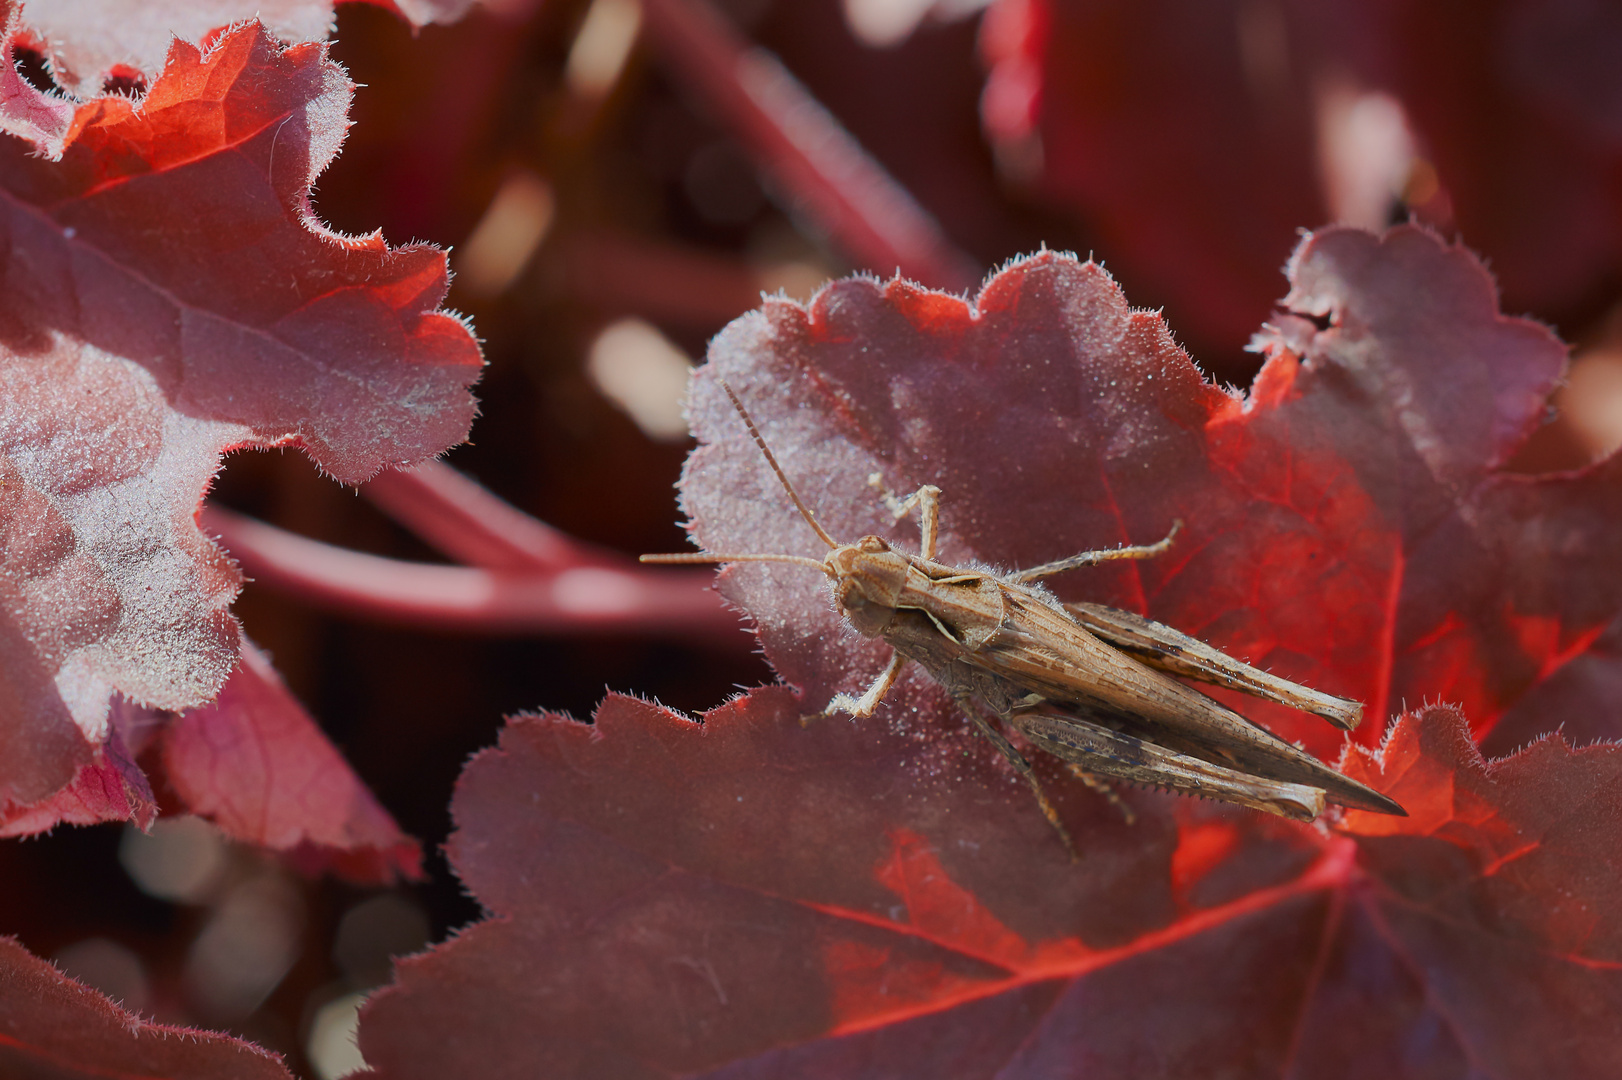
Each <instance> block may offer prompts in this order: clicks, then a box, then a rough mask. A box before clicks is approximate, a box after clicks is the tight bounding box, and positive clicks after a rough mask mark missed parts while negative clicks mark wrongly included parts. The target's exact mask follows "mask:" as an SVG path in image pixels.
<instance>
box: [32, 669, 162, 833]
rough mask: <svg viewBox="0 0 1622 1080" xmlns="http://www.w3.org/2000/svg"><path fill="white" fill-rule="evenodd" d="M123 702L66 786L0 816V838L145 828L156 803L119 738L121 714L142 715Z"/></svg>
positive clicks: (116, 705)
mask: <svg viewBox="0 0 1622 1080" xmlns="http://www.w3.org/2000/svg"><path fill="white" fill-rule="evenodd" d="M144 711H145V710H136V709H132V708H130V707H129V706H128V705H127V703H125V702H123V701H118V702H115V703H114V705H113V714H114V720H113V723H112V727H111V730H110V731H109V732H108V734H107V741H106V742H105V743H103V744H102V745H101V747H100V748H99V749H98V750H97V752H96V755H95V757H94V758H93V759H91V761H90V762H89V763H88V764H85V765H81V766H80V767H79V772H78V775H76V776H75V777H74V778H73V782H72V783H70V784H68V786H67V787H65V788H63V789H62V790H61V791H58V792H57V793H56V794H54V795H52V796H50V797H49V798H47V799H45V800H44V801H42V802H37V803H34V804H33V805H31V806H21V807H13V808H11V809H10V811H9V812H8V813H6V814H5V815H4V816H3V817H0V836H33V835H35V834H37V833H42V832H49V831H50V830H51V829H53V828H55V827H56V826H58V825H64V824H65V825H95V824H98V823H100V822H103V821H133V822H135V824H136V825H138V826H140V827H141V828H142V829H146V828H149V827H150V826H151V825H152V822H153V821H155V820H156V819H157V816H158V803H157V799H156V798H154V797H153V794H152V785H151V784H149V783H148V782H147V778H146V773H144V772H142V771H141V767H140V766H139V765H137V764H136V763H135V756H134V755H133V754H132V753H131V752H130V750H129V748H128V747H127V746H126V745H125V742H124V738H123V736H122V735H121V734H120V728H121V727H122V725H121V724H120V722H119V720H118V716H119V714H120V713H126V714H128V713H143V712H144Z"/></svg>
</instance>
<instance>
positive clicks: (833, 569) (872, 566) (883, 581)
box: [823, 536, 911, 637]
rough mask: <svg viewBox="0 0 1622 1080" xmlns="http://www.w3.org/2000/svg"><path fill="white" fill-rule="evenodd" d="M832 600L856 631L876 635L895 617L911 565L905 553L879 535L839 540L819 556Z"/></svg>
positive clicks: (868, 635)
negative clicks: (824, 554) (823, 555)
mask: <svg viewBox="0 0 1622 1080" xmlns="http://www.w3.org/2000/svg"><path fill="white" fill-rule="evenodd" d="M823 566H824V567H825V568H826V571H827V574H828V577H829V579H830V588H831V589H832V590H833V597H834V603H836V604H838V605H839V610H840V612H841V613H843V614H844V616H845V618H846V619H847V620H848V621H849V622H850V624H851V626H853V627H855V628H856V631H857V632H858V633H860V634H862V635H864V636H866V637H879V636H881V635H882V634H883V633H884V631H885V628H886V627H888V626H889V625H890V621H891V620H892V619H894V618H895V613H896V608H897V606H898V601H899V600H900V599H901V594H902V591H903V590H904V589H905V587H906V584H907V572H908V569H909V568H910V566H911V563H910V561H909V560H908V558H907V556H905V555H903V554H901V552H899V551H896V550H895V549H894V548H892V547H891V546H890V545H889V544H888V543H886V542H885V540H884V539H883V538H882V537H878V536H864V537H862V538H861V539H860V540H858V541H856V542H855V543H853V544H840V545H839V546H838V547H835V548H834V549H833V550H832V551H830V552H828V554H827V556H826V557H825V558H824V559H823Z"/></svg>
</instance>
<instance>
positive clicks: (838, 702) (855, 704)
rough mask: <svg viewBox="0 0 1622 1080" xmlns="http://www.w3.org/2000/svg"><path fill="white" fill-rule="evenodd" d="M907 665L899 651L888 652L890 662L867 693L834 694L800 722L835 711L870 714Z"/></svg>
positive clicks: (817, 718) (801, 718) (857, 715)
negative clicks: (859, 695) (817, 711)
mask: <svg viewBox="0 0 1622 1080" xmlns="http://www.w3.org/2000/svg"><path fill="white" fill-rule="evenodd" d="M906 666H907V658H906V657H905V656H902V655H901V654H900V653H899V652H894V653H891V654H890V662H889V663H888V664H886V665H885V666H884V670H883V671H881V672H879V677H878V678H876V679H874V680H873V685H872V686H869V687H868V688H867V693H865V694H863V695H862V696H861V697H859V698H857V697H851V696H850V695H849V694H835V695H834V696H833V698H832V699H831V700H830V701H829V702H828V707H827V708H826V709H823V710H822V711H821V712H819V713H812V714H811V715H810V716H802V717H800V723H801V724H809V723H810V722H811V721H813V720H821V719H824V718H825V717H829V716H832V715H833V714H834V713H835V712H836V711H838V712H842V713H847V714H849V715H850V716H853V717H865V716H872V715H873V710H874V709H877V708H878V707H879V702H881V701H883V700H884V695H886V694H888V693H889V692H890V687H892V686H894V685H895V681H896V678H897V676H899V675H900V674H901V669H902V668H904V667H906Z"/></svg>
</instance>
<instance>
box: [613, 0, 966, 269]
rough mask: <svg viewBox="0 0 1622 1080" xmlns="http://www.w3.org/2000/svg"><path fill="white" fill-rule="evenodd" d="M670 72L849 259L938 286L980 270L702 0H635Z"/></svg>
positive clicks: (778, 66) (777, 64)
mask: <svg viewBox="0 0 1622 1080" xmlns="http://www.w3.org/2000/svg"><path fill="white" fill-rule="evenodd" d="M642 14H643V25H644V26H645V27H646V28H647V31H646V32H647V35H648V38H649V40H650V41H651V42H652V43H653V45H654V46H655V47H656V48H657V50H658V51H659V53H660V55H661V57H662V58H663V59H664V61H665V65H666V68H667V69H668V70H669V72H670V74H671V75H672V76H673V77H674V78H675V79H677V80H678V81H679V82H680V83H682V84H683V85H684V86H685V87H687V88H688V89H689V90H691V91H692V92H693V93H694V94H696V95H697V96H698V97H699V98H701V99H702V100H703V102H704V103H705V104H706V105H707V106H708V107H709V108H710V110H711V111H712V112H713V113H714V114H715V116H716V119H717V120H719V121H721V122H722V123H723V124H725V125H726V126H727V127H728V128H729V129H731V131H732V133H733V134H734V135H736V136H737V138H738V140H739V141H740V142H742V143H743V145H744V146H745V147H746V148H747V149H748V151H749V153H750V154H751V155H752V156H753V157H754V158H755V161H756V163H757V164H759V165H760V166H761V168H763V169H764V170H765V171H766V172H767V173H768V174H769V175H770V176H771V178H772V179H773V180H774V181H776V183H777V184H778V186H779V187H780V188H781V189H782V191H783V193H784V195H786V196H787V197H788V199H789V201H790V202H791V203H793V204H795V208H796V209H798V210H802V211H804V212H805V213H807V214H809V215H810V216H811V217H812V218H814V219H815V220H816V222H817V224H819V225H821V226H822V227H823V228H824V229H826V230H827V231H828V235H829V236H831V237H832V238H833V240H834V243H835V244H836V245H838V247H839V248H840V249H841V250H843V252H844V253H845V254H846V255H847V256H848V257H850V258H851V259H852V260H853V261H855V262H857V263H858V264H861V265H862V266H864V267H865V268H868V269H871V270H874V271H876V272H877V273H879V274H881V275H888V274H890V273H892V272H895V271H897V270H899V271H900V272H901V273H902V274H904V275H906V276H907V277H910V278H914V279H916V280H918V281H921V282H923V283H924V284H926V285H930V286H933V287H935V288H941V289H972V288H974V287H975V286H976V285H977V284H978V283H979V280H980V270H979V268H978V267H977V266H976V264H975V263H974V261H973V260H972V259H970V258H969V256H968V255H967V254H965V253H964V252H963V251H962V250H961V249H959V248H958V247H957V246H955V245H954V244H953V243H952V242H951V241H950V240H948V239H947V237H946V234H945V233H944V232H943V231H942V229H941V227H940V223H939V222H937V221H936V220H935V219H934V217H932V216H931V215H930V213H929V211H927V210H925V209H924V208H923V207H922V206H920V205H918V202H917V200H915V199H914V198H913V197H912V195H911V193H909V192H908V191H907V189H906V188H904V187H902V186H901V184H900V183H898V182H897V181H896V179H895V178H894V177H893V176H891V175H890V174H889V173H888V172H887V171H886V170H885V168H884V166H883V165H880V164H879V163H878V162H877V161H876V160H874V159H873V158H872V157H871V156H869V155H868V153H867V151H865V150H863V149H862V147H861V145H860V144H859V143H857V141H856V140H855V139H854V138H852V137H851V134H850V132H848V131H846V130H845V128H844V126H843V125H842V124H840V122H839V121H838V120H837V119H835V118H834V116H833V114H832V113H830V112H828V110H827V109H826V108H824V107H823V106H822V104H821V103H820V102H818V101H817V99H816V98H814V97H812V96H811V93H810V92H809V91H808V90H806V88H805V87H804V86H802V85H801V84H800V82H799V80H797V79H795V78H794V76H793V75H791V74H789V72H788V69H787V68H785V67H784V66H783V64H782V62H781V61H779V60H778V59H777V57H775V56H773V55H772V54H771V53H769V52H767V51H766V50H765V49H762V48H759V47H756V46H751V45H749V44H748V43H747V42H745V41H744V40H743V39H742V38H741V37H740V36H739V35H738V34H737V32H736V31H734V30H733V29H732V27H731V26H729V25H727V23H726V20H725V19H723V18H722V17H721V15H720V13H719V12H717V11H716V10H715V8H714V7H713V6H712V5H710V4H709V3H707V2H705V0H642Z"/></svg>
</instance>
